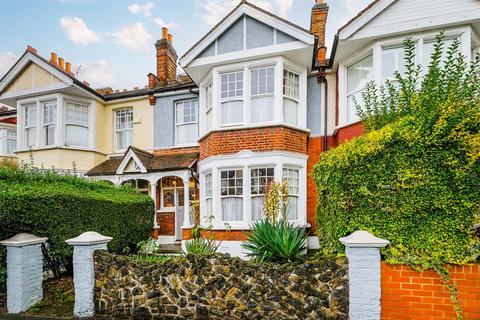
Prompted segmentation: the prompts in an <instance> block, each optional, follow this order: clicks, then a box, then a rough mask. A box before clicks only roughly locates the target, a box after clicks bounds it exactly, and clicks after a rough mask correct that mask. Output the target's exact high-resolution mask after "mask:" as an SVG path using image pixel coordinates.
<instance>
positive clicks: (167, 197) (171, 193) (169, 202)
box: [163, 190, 175, 208]
mask: <svg viewBox="0 0 480 320" xmlns="http://www.w3.org/2000/svg"><path fill="white" fill-rule="evenodd" d="M163 206H164V207H166V208H171V207H175V190H163Z"/></svg>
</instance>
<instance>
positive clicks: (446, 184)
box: [313, 36, 480, 266]
mask: <svg viewBox="0 0 480 320" xmlns="http://www.w3.org/2000/svg"><path fill="white" fill-rule="evenodd" d="M442 37H443V36H439V39H438V41H437V44H436V46H435V52H434V54H433V55H432V63H431V64H430V66H429V70H428V72H427V74H426V75H425V76H422V77H420V76H419V72H418V70H419V68H418V67H416V66H414V65H413V61H412V60H411V59H412V54H411V53H409V52H410V51H412V48H413V46H414V45H413V42H411V41H410V40H407V42H406V45H407V49H406V52H407V54H406V56H407V66H408V70H409V71H408V72H407V74H406V75H404V76H401V75H399V74H397V75H396V77H397V81H398V82H397V83H398V85H395V86H394V85H388V84H387V87H386V88H385V87H383V88H380V89H379V88H377V87H376V86H375V85H374V84H370V85H369V87H368V89H367V92H366V94H365V95H364V98H365V101H366V106H365V109H363V110H364V111H362V112H360V114H361V116H362V120H363V122H364V123H365V124H366V126H367V130H368V133H367V134H366V135H364V136H362V137H358V138H356V139H353V140H351V141H349V142H347V143H344V144H343V145H341V146H339V147H338V148H335V149H332V150H330V151H329V152H327V153H325V154H323V155H322V157H321V159H320V161H319V162H318V163H317V164H316V166H315V167H314V173H313V177H314V179H315V180H316V182H317V190H318V207H317V228H318V236H319V240H320V244H321V246H322V249H323V251H326V252H329V253H331V252H339V251H342V250H343V246H342V245H341V244H340V243H339V241H338V239H339V238H340V237H342V236H345V235H348V234H350V233H351V232H353V231H355V230H358V229H363V230H369V231H370V232H372V233H373V234H375V235H376V236H379V237H382V238H385V239H388V240H390V242H391V245H390V246H388V247H387V248H386V249H385V250H384V251H383V253H384V255H385V257H386V258H387V260H388V261H390V262H408V263H410V264H421V265H423V266H429V265H439V264H443V263H465V262H468V261H471V260H472V259H473V258H474V256H475V254H476V251H478V247H477V250H475V249H474V245H475V241H477V240H476V239H475V238H474V236H473V232H472V230H471V228H472V226H473V225H474V223H475V222H478V219H479V216H478V214H479V212H480V200H479V199H480V161H479V160H480V90H479V89H480V76H479V75H480V56H477V57H476V59H475V61H474V62H473V63H471V64H470V65H468V64H467V63H466V62H465V61H464V58H463V56H461V55H459V54H458V42H456V43H455V44H454V45H453V46H452V47H451V48H449V50H448V53H447V60H446V62H445V63H442V62H441V59H440V57H441V55H442V50H443V48H442V44H441V40H442Z"/></svg>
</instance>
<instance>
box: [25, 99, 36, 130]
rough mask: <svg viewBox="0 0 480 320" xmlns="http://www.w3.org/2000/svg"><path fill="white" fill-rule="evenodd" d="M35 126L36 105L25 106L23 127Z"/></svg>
mask: <svg viewBox="0 0 480 320" xmlns="http://www.w3.org/2000/svg"><path fill="white" fill-rule="evenodd" d="M36 125H37V105H36V104H35V103H33V104H29V105H26V106H25V127H33V126H36Z"/></svg>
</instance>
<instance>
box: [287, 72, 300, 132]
mask: <svg viewBox="0 0 480 320" xmlns="http://www.w3.org/2000/svg"><path fill="white" fill-rule="evenodd" d="M299 99H300V81H299V75H298V74H296V73H294V72H292V71H289V70H287V69H284V70H283V118H284V121H285V122H286V123H288V124H291V125H294V126H296V125H298V104H299Z"/></svg>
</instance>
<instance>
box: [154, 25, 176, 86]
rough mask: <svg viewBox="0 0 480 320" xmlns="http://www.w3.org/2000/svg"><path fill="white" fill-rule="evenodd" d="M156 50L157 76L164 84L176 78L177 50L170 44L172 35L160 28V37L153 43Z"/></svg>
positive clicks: (161, 84) (165, 29)
mask: <svg viewBox="0 0 480 320" xmlns="http://www.w3.org/2000/svg"><path fill="white" fill-rule="evenodd" d="M155 48H156V50H157V78H158V80H159V82H160V86H165V85H167V84H168V83H169V82H171V81H174V80H176V78H177V52H176V51H175V49H174V48H173V46H172V35H171V34H169V33H168V29H167V28H165V27H163V28H162V39H160V40H158V41H157V42H156V43H155Z"/></svg>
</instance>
